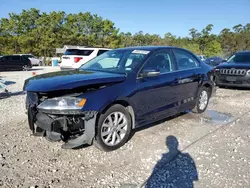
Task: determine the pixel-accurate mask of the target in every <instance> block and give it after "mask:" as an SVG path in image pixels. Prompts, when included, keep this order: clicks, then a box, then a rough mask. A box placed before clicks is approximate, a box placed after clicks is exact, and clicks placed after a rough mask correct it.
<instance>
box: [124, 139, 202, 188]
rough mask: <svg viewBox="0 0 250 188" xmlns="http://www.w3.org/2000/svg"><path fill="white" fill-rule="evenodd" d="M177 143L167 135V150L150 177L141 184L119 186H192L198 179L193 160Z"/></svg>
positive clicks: (177, 187)
mask: <svg viewBox="0 0 250 188" xmlns="http://www.w3.org/2000/svg"><path fill="white" fill-rule="evenodd" d="M178 145H179V143H178V140H177V138H176V137H175V136H168V137H167V138H166V146H167V148H168V152H167V153H163V154H162V158H161V159H160V160H159V161H158V162H157V164H156V165H155V167H154V168H153V171H152V174H151V175H150V177H149V178H148V179H147V180H146V181H145V182H144V183H142V184H141V185H134V184H124V185H122V186H121V188H139V187H145V188H151V187H152V188H157V187H164V188H173V187H174V188H193V187H194V182H195V181H198V179H199V178H198V172H197V169H196V165H195V162H194V160H193V158H192V157H191V156H190V154H188V153H183V152H182V151H180V150H179V149H178Z"/></svg>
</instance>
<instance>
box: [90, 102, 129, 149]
mask: <svg viewBox="0 0 250 188" xmlns="http://www.w3.org/2000/svg"><path fill="white" fill-rule="evenodd" d="M114 112H121V113H123V114H124V115H125V117H126V119H127V131H126V133H125V136H124V137H123V139H122V140H121V141H120V143H118V144H117V145H114V146H109V145H107V144H105V143H104V142H103V140H102V138H101V131H102V130H101V129H102V124H103V122H104V121H105V119H106V118H107V117H108V116H109V115H110V114H112V113H114ZM131 129H132V120H131V117H130V114H129V112H128V111H127V110H126V108H125V107H124V106H122V105H120V104H115V105H113V106H111V107H110V108H109V109H108V110H107V111H106V112H104V113H103V114H101V115H100V117H99V119H98V122H97V129H96V136H95V139H94V146H95V147H97V148H98V149H100V150H103V151H106V152H109V151H113V150H116V149H118V148H120V147H121V146H123V145H124V144H125V143H126V142H127V140H128V138H129V136H130V133H131Z"/></svg>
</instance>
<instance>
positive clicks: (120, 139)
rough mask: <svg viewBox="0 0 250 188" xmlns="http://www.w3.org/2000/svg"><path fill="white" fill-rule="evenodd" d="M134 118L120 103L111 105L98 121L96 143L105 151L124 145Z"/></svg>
mask: <svg viewBox="0 0 250 188" xmlns="http://www.w3.org/2000/svg"><path fill="white" fill-rule="evenodd" d="M131 122H132V120H131V117H130V114H129V112H128V111H127V110H126V108H125V107H124V106H122V105H120V104H115V105H113V106H111V107H110V108H109V109H108V110H107V111H106V112H105V113H103V114H101V115H100V117H99V120H98V123H97V134H96V137H95V140H94V145H95V146H96V147H97V148H98V149H101V150H103V151H113V150H116V149H118V148H120V147H121V146H123V145H124V144H125V143H126V142H127V140H128V138H129V135H130V133H131V128H132V123H131Z"/></svg>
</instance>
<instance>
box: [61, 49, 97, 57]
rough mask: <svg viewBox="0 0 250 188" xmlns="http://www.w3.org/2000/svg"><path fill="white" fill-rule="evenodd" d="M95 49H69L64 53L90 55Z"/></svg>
mask: <svg viewBox="0 0 250 188" xmlns="http://www.w3.org/2000/svg"><path fill="white" fill-rule="evenodd" d="M93 51H94V50H79V49H68V50H66V52H65V53H64V55H82V56H89V55H90V54H91V53H92V52H93Z"/></svg>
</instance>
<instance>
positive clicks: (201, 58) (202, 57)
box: [197, 55, 207, 61]
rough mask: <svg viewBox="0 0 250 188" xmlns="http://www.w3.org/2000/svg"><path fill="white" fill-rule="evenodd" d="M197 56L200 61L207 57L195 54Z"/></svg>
mask: <svg viewBox="0 0 250 188" xmlns="http://www.w3.org/2000/svg"><path fill="white" fill-rule="evenodd" d="M197 56H198V58H200V60H201V61H205V60H206V59H207V57H206V56H204V55H197Z"/></svg>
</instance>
